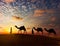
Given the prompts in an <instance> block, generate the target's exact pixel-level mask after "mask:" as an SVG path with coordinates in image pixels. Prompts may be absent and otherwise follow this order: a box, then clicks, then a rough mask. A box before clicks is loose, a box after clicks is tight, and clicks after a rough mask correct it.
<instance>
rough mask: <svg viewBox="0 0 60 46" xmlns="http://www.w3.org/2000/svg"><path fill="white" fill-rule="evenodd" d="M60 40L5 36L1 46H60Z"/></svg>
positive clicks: (41, 37)
mask: <svg viewBox="0 0 60 46" xmlns="http://www.w3.org/2000/svg"><path fill="white" fill-rule="evenodd" d="M59 42H60V40H58V39H56V38H51V37H46V36H40V35H26V34H25V35H24V34H3V35H0V46H60V45H59Z"/></svg>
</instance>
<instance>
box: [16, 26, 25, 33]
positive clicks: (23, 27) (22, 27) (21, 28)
mask: <svg viewBox="0 0 60 46" xmlns="http://www.w3.org/2000/svg"><path fill="white" fill-rule="evenodd" d="M15 27H16V28H17V29H19V31H21V30H24V32H26V28H25V26H21V27H18V26H16V25H15ZM19 31H18V33H19Z"/></svg>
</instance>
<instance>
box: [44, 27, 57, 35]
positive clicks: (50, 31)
mask: <svg viewBox="0 0 60 46" xmlns="http://www.w3.org/2000/svg"><path fill="white" fill-rule="evenodd" d="M44 29H45V31H47V32H48V33H49V34H50V33H54V34H55V35H56V32H55V30H54V29H49V30H47V29H46V28H44Z"/></svg>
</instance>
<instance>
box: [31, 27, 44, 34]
mask: <svg viewBox="0 0 60 46" xmlns="http://www.w3.org/2000/svg"><path fill="white" fill-rule="evenodd" d="M33 29H34V30H35V31H37V32H40V31H41V32H42V35H43V29H42V28H37V29H36V28H35V27H33V28H32V34H34V31H33Z"/></svg>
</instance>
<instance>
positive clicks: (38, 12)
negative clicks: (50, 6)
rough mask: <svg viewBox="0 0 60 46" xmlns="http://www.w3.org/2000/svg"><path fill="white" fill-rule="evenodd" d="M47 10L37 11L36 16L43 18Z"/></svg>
mask: <svg viewBox="0 0 60 46" xmlns="http://www.w3.org/2000/svg"><path fill="white" fill-rule="evenodd" d="M44 12H45V10H35V11H34V16H42V15H43V14H44Z"/></svg>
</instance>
